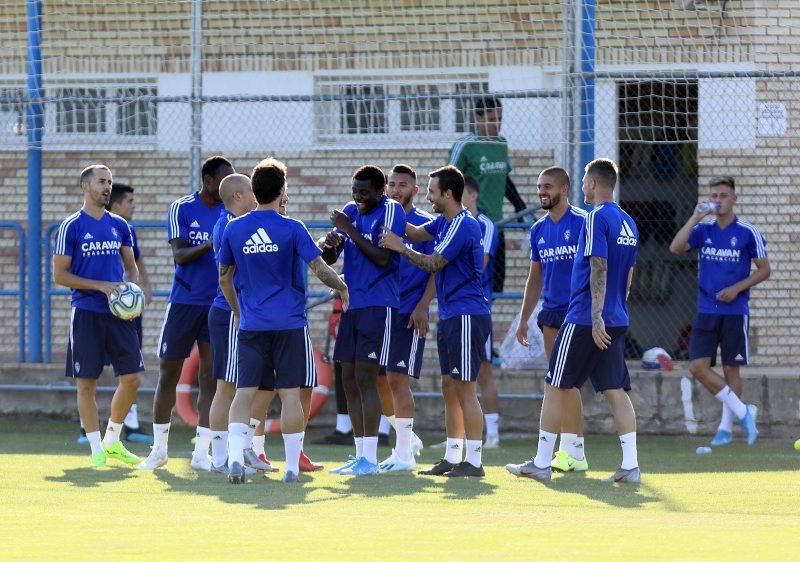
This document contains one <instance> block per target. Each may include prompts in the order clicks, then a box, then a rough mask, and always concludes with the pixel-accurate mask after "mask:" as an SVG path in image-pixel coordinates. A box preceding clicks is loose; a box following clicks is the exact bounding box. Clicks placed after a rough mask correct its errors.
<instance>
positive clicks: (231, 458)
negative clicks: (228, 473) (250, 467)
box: [228, 423, 250, 467]
mask: <svg viewBox="0 0 800 562" xmlns="http://www.w3.org/2000/svg"><path fill="white" fill-rule="evenodd" d="M249 432H250V426H248V425H247V424H246V423H229V424H228V467H231V466H233V463H235V462H238V463H239V464H240V465H242V466H244V449H245V447H244V445H245V443H247V434H248V433H249Z"/></svg>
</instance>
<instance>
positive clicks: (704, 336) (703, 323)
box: [689, 312, 750, 365]
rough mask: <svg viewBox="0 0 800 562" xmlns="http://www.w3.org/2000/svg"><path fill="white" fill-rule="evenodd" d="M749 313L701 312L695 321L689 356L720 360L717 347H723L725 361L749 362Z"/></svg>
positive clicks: (732, 362) (739, 363)
mask: <svg viewBox="0 0 800 562" xmlns="http://www.w3.org/2000/svg"><path fill="white" fill-rule="evenodd" d="M749 328H750V318H749V317H748V316H747V314H733V315H731V314H705V313H702V312H701V313H698V314H697V316H696V317H695V319H694V320H693V321H692V334H691V336H690V338H689V359H691V360H694V359H703V358H705V357H710V358H711V364H712V365H715V364H716V361H717V348H721V354H722V364H723V365H747V362H748V361H749V359H750V339H749V337H748V331H749Z"/></svg>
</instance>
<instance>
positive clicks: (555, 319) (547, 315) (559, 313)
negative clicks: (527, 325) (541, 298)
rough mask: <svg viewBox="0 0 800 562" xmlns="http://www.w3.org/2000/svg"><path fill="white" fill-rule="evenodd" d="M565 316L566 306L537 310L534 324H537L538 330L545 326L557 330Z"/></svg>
mask: <svg viewBox="0 0 800 562" xmlns="http://www.w3.org/2000/svg"><path fill="white" fill-rule="evenodd" d="M566 318H567V309H566V308H559V309H556V310H545V309H542V310H540V311H539V315H538V316H536V325H537V326H539V329H540V330H543V329H544V327H545V326H546V327H548V328H555V329H556V330H558V329H559V328H560V327H561V325H562V324H563V323H564V320H566Z"/></svg>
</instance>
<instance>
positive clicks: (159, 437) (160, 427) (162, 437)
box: [153, 423, 171, 451]
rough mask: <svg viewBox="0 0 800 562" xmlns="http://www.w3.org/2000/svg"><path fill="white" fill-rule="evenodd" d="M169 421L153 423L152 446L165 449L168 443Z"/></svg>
mask: <svg viewBox="0 0 800 562" xmlns="http://www.w3.org/2000/svg"><path fill="white" fill-rule="evenodd" d="M170 425H171V424H169V423H154V424H153V446H154V447H160V448H162V449H164V450H165V451H166V450H167V445H168V444H169V426H170Z"/></svg>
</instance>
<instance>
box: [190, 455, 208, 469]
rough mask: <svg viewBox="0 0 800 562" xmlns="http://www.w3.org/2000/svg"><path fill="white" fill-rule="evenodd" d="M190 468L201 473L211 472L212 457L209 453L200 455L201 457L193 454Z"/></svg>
mask: <svg viewBox="0 0 800 562" xmlns="http://www.w3.org/2000/svg"><path fill="white" fill-rule="evenodd" d="M189 466H191V467H192V469H193V470H197V471H199V472H210V471H211V455H209V454H208V453H205V454H204V453H200V454H199V455H195V454H194V453H192V461H191V462H190V463H189Z"/></svg>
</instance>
